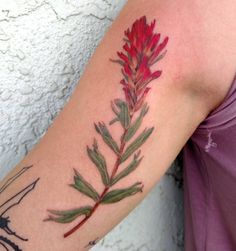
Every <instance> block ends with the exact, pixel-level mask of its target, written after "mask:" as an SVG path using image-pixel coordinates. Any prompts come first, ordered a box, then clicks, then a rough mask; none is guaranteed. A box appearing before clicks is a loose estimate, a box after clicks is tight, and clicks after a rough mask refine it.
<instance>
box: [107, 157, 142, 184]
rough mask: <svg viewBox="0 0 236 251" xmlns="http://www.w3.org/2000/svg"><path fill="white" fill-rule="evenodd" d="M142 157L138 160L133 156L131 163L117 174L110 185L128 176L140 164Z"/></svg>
mask: <svg viewBox="0 0 236 251" xmlns="http://www.w3.org/2000/svg"><path fill="white" fill-rule="evenodd" d="M142 159H143V157H141V158H140V159H138V158H137V157H135V156H134V158H133V160H132V161H131V163H130V164H129V165H128V166H127V167H126V168H125V169H124V170H122V171H121V172H120V173H119V174H117V175H116V176H115V177H114V178H113V180H112V181H111V185H114V184H115V183H117V182H118V181H119V180H120V179H122V178H124V177H126V176H127V175H129V174H130V173H131V172H133V171H134V170H135V169H136V168H137V167H138V165H139V164H140V162H141V161H142Z"/></svg>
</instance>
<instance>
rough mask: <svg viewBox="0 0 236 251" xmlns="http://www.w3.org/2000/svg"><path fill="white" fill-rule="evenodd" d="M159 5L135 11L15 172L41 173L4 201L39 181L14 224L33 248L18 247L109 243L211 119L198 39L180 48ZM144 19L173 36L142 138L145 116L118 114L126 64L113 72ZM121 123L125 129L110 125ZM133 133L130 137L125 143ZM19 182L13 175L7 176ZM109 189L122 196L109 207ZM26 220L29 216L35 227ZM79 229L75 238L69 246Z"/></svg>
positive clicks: (118, 25) (111, 35)
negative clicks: (130, 32)
mask: <svg viewBox="0 0 236 251" xmlns="http://www.w3.org/2000/svg"><path fill="white" fill-rule="evenodd" d="M137 2H140V3H142V4H143V7H144V8H140V5H138V4H137ZM151 2H153V1H148V3H147V1H130V2H128V4H127V6H126V7H125V9H124V10H123V11H122V12H121V15H120V16H119V17H118V19H117V20H116V21H115V22H114V24H113V25H112V27H111V29H110V30H109V32H108V33H107V34H106V36H105V37H104V39H103V41H102V43H101V44H100V46H99V47H98V49H97V50H96V52H95V54H94V56H93V57H92V58H91V60H90V63H89V64H88V65H87V68H86V70H85V72H84V75H83V76H82V78H81V80H80V83H79V85H78V87H77V88H76V90H75V92H74V93H73V95H72V97H71V99H70V101H69V102H68V103H67V104H66V106H65V108H64V109H63V111H62V112H61V113H60V115H59V116H58V117H57V118H56V119H55V121H54V123H53V125H52V126H51V127H50V128H49V130H48V131H47V133H46V134H45V136H44V137H43V139H42V140H41V141H40V143H39V144H38V145H37V146H36V147H35V148H34V150H33V151H31V152H30V153H29V154H28V155H27V156H26V158H25V159H24V160H23V161H22V162H21V163H20V164H18V166H17V169H16V170H21V169H22V167H24V166H29V165H32V164H33V167H32V168H31V169H30V170H29V171H28V172H27V173H24V175H22V176H21V177H20V178H19V179H17V180H16V182H15V183H14V184H16V185H15V186H13V187H12V186H11V187H9V188H8V190H7V191H6V193H4V194H3V195H1V199H2V200H3V201H4V200H7V198H8V197H9V196H10V194H16V193H17V192H18V191H19V190H21V189H23V188H24V187H25V186H27V185H28V184H31V183H32V182H33V181H34V180H35V179H36V178H38V177H39V178H40V181H39V182H38V183H37V186H36V187H35V189H34V191H33V192H32V193H28V195H27V196H26V197H25V198H24V200H22V203H21V204H20V206H19V207H16V209H15V211H14V213H13V214H12V215H11V217H14V229H17V230H18V232H20V233H23V235H24V236H26V237H27V238H29V240H30V241H29V242H24V243H23V242H19V245H20V246H21V247H22V248H24V249H25V250H34V249H35V247H37V249H38V250H45V249H47V250H50V248H51V250H78V248H80V250H83V248H84V247H85V246H86V245H87V244H88V242H89V241H91V240H94V239H96V238H97V237H101V236H103V235H104V234H105V233H107V232H108V231H109V230H110V229H111V228H112V227H114V226H115V225H116V224H117V223H118V222H119V221H120V220H121V219H122V218H124V216H125V215H127V214H128V213H129V212H130V211H131V210H132V209H133V208H134V207H135V206H136V205H137V204H138V203H139V202H140V201H141V200H142V199H143V198H144V197H145V195H146V194H147V193H148V192H149V191H150V189H151V188H152V187H153V186H154V184H156V183H157V181H158V180H159V179H160V178H161V176H162V175H163V174H164V172H165V171H166V170H167V169H168V168H169V166H170V164H171V163H172V162H173V160H174V159H175V157H176V156H177V154H178V153H179V151H180V150H181V148H182V147H183V146H184V144H185V143H186V141H187V140H188V139H189V137H190V136H191V134H192V133H193V132H194V130H195V129H196V128H197V126H198V125H199V123H200V122H201V121H202V120H203V119H204V117H205V116H206V114H207V112H208V110H207V109H206V105H205V104H206V103H205V99H204V98H202V92H201V91H200V90H201V88H198V89H196V90H194V88H195V85H193V84H192V82H191V81H190V79H191V77H190V76H192V75H191V67H192V65H193V63H192V60H193V58H194V57H192V55H190V53H191V50H190V48H189V44H188V41H189V38H188V37H186V38H185V40H184V42H183V44H182V45H181V43H180V41H181V36H180V35H179V34H178V32H179V31H180V30H179V29H178V28H179V27H176V29H175V28H174V27H172V26H171V25H170V24H171V22H172V23H173V22H174V20H173V17H172V15H171V13H172V12H171V10H169V12H168V8H167V6H165V5H166V4H165V3H164V4H163V5H162V4H158V3H155V6H152V5H151V4H150V3H151ZM162 2H163V1H162ZM157 7H158V8H157ZM157 9H158V11H156V10H157ZM172 11H173V9H172ZM144 14H145V15H146V16H147V22H148V24H150V23H151V21H152V20H153V18H154V17H156V18H157V25H156V27H155V32H160V33H161V41H163V38H164V37H165V36H168V37H169V42H168V44H166V47H165V48H166V49H167V53H166V54H165V56H164V57H163V58H162V59H161V60H159V61H158V62H157V63H156V64H153V65H152V67H151V71H152V72H155V71H159V70H161V71H162V74H161V75H160V76H159V77H157V78H155V79H152V81H151V82H150V83H149V84H148V86H149V87H150V88H151V90H149V92H148V95H146V96H145V102H146V103H147V104H148V106H149V110H148V112H147V113H146V111H145V107H143V109H144V110H143V111H145V112H144V113H145V116H143V118H142V120H141V123H140V121H139V123H138V124H136V126H137V128H136V129H137V130H136V129H134V127H133V131H132V130H129V128H130V127H131V126H134V123H135V121H137V120H136V118H138V117H139V115H140V112H141V111H142V107H141V109H139V110H137V111H135V116H134V117H132V118H130V117H129V112H127V107H126V105H124V103H122V102H121V101H118V102H117V104H116V105H115V106H116V107H115V109H114V103H113V107H112V106H111V101H113V102H114V101H115V100H116V99H117V98H118V99H122V100H123V101H126V102H127V99H126V98H125V93H124V90H123V89H122V87H123V86H122V85H121V84H120V80H121V79H123V78H124V76H123V75H122V73H121V69H122V65H121V66H120V65H119V64H114V63H113V62H111V61H110V60H109V58H112V59H115V58H117V55H116V51H121V50H122V46H123V44H124V40H122V39H123V37H124V30H126V29H127V28H128V27H131V25H132V24H133V22H134V21H135V20H136V19H138V18H140V17H141V16H143V15H144ZM171 18H172V19H171ZM139 39H141V38H140V37H139ZM188 55H190V56H189V57H188ZM123 70H124V69H123ZM193 87H194V88H193ZM121 111H122V112H121ZM129 111H130V110H129ZM127 116H128V117H127ZM114 118H116V122H115V123H114V124H111V125H109V122H110V121H111V120H112V119H114ZM99 122H101V123H100V124H99ZM102 122H104V124H105V125H106V128H107V129H108V130H109V133H108V132H107V130H106V128H105V127H104V124H103V123H102ZM113 122H114V120H113ZM94 123H95V124H96V125H95V126H94ZM98 125H99V126H98ZM98 127H99V128H98ZM145 128H147V129H146V130H145ZM150 129H151V131H150ZM128 130H129V133H130V134H129V137H128V136H126V138H125V140H124V135H126V133H127V132H128ZM131 131H132V132H131ZM147 132H148V133H149V132H151V134H147ZM132 134H133V135H132ZM111 136H112V139H111ZM140 136H142V137H141V138H140ZM127 137H128V139H127ZM94 138H95V139H96V141H94ZM137 139H138V140H137ZM113 140H114V141H113ZM135 140H136V141H135ZM96 142H97V143H96ZM134 142H135V144H133V143H134ZM117 148H118V150H117ZM130 153H131V154H130ZM125 154H126V155H125ZM101 155H102V156H103V157H101ZM124 156H126V157H127V156H128V157H127V158H125V157H124ZM122 158H123V159H122ZM121 159H122V161H121ZM137 160H138V162H139V161H140V163H139V165H137V166H135V168H133V167H134V166H131V167H130V165H129V164H130V163H133V164H134V165H136V164H137ZM128 167H129V168H130V169H129V170H128V171H127V172H126V173H125V175H124V173H123V177H121V178H120V179H119V180H118V181H119V182H116V183H114V184H113V182H114V179H113V178H114V177H115V178H116V180H117V179H118V178H119V177H120V176H119V177H118V178H117V176H114V175H118V174H120V172H122V171H123V170H127V169H125V168H128ZM73 168H75V169H76V171H74V170H73ZM117 168H118V169H117ZM114 170H115V172H114ZM15 172H16V171H15ZM113 174H114V175H113ZM11 176H13V174H9V176H8V177H11ZM85 181H86V182H85ZM109 182H110V183H109ZM88 184H89V185H88ZM113 185H114V186H113ZM133 185H134V187H132V186H133ZM91 187H93V189H94V190H95V191H94V190H93V189H92V188H91ZM106 188H109V189H108V190H109V191H114V190H115V189H116V191H115V192H113V194H109V196H107V197H106V199H104V196H105V195H106V194H107V193H108V192H109V191H108V190H106V191H105V194H104V190H105V189H106ZM127 188H130V189H128V190H125V191H123V190H122V191H118V192H117V189H127ZM141 192H142V193H141ZM114 194H115V196H114ZM126 195H127V196H126ZM117 196H118V197H117ZM119 196H120V197H119ZM125 196H126V197H125ZM119 199H120V200H119ZM98 201H99V206H98V205H97V202H98ZM102 202H103V203H102ZM112 202H114V203H112ZM108 204H109V205H108ZM85 206H86V208H84V207H85ZM81 207H82V209H84V211H83V210H82V211H83V213H81V212H82V211H80V213H81V214H82V215H71V214H72V213H71V211H70V210H71V209H75V208H76V209H78V208H79V209H80V208H81ZM94 208H95V209H94ZM85 209H86V210H85ZM48 210H49V211H48ZM55 210H56V211H55ZM22 212H24V214H22ZM90 213H91V215H90ZM22 215H23V216H24V215H27V216H28V215H30V218H28V220H29V221H28V222H27V224H26V223H25V222H26V219H25V217H22ZM107 215H109V217H107ZM63 217H64V218H63ZM83 217H84V218H86V217H87V218H86V223H84V225H83V226H82V225H79V224H81V223H80V222H82V221H83ZM45 219H47V220H48V221H46V222H45V221H44V220H45ZM59 222H64V224H60V223H59ZM29 223H30V224H29ZM78 225H79V227H78V228H77V229H76V231H74V232H73V234H71V236H70V238H67V239H65V238H64V237H63V234H65V233H68V231H69V232H70V230H71V229H74V227H75V226H78ZM80 226H82V227H80ZM42 230H43V231H42ZM40 231H41V233H40V238H39V235H38V233H39V232H40ZM70 233H71V232H70ZM78 240H79V241H78Z"/></svg>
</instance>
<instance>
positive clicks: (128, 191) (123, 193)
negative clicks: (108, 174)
mask: <svg viewBox="0 0 236 251" xmlns="http://www.w3.org/2000/svg"><path fill="white" fill-rule="evenodd" d="M142 188H143V185H142V183H141V182H136V183H135V184H134V185H132V186H130V187H128V188H124V189H116V190H113V191H110V192H108V193H107V194H106V195H105V196H104V197H103V199H102V201H101V203H102V204H110V203H115V202H118V201H120V200H123V199H124V198H126V197H129V196H132V195H135V194H136V193H138V192H142Z"/></svg>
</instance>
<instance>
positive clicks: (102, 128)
mask: <svg viewBox="0 0 236 251" xmlns="http://www.w3.org/2000/svg"><path fill="white" fill-rule="evenodd" d="M94 126H95V129H96V131H97V132H98V133H99V134H101V136H102V139H103V141H104V142H105V143H106V144H107V145H108V146H109V147H110V148H111V150H113V151H114V152H115V153H116V154H117V155H119V147H118V145H117V144H116V142H115V140H114V139H113V138H112V136H111V134H110V132H109V130H108V129H107V127H106V125H105V123H104V122H99V123H98V124H94Z"/></svg>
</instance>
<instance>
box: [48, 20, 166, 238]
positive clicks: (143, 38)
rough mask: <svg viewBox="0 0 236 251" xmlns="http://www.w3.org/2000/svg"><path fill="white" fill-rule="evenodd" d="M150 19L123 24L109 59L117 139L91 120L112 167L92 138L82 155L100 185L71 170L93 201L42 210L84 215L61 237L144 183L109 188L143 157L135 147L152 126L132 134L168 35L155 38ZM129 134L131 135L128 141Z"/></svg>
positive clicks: (56, 215)
mask: <svg viewBox="0 0 236 251" xmlns="http://www.w3.org/2000/svg"><path fill="white" fill-rule="evenodd" d="M155 24H156V21H155V20H154V21H153V22H151V23H150V24H148V23H147V21H146V17H145V16H143V17H141V18H140V19H137V20H136V21H135V22H134V23H133V25H132V28H131V30H130V29H127V30H126V31H125V33H124V35H125V37H124V42H125V44H124V46H123V52H117V54H118V57H119V58H118V59H116V60H111V61H113V62H116V63H119V64H120V65H121V67H122V68H121V72H122V74H123V79H122V80H121V81H120V83H121V85H122V88H123V90H124V94H125V100H122V99H120V98H117V99H115V100H113V101H111V108H112V111H113V112H114V115H115V117H114V118H113V119H112V120H111V121H110V123H109V125H110V126H111V125H112V124H113V123H116V122H119V123H120V125H121V127H122V129H123V133H122V135H121V137H120V142H116V141H115V140H114V138H113V137H112V133H111V132H110V130H109V128H108V126H107V125H106V123H104V122H103V121H100V122H98V123H94V126H95V130H96V132H97V133H98V134H99V135H100V137H101V138H102V140H103V142H104V143H105V144H106V145H107V147H109V148H110V149H111V150H112V151H113V153H114V154H115V155H116V160H115V163H114V166H113V168H112V169H111V171H109V169H108V167H107V161H106V158H105V156H104V155H103V154H102V152H101V151H100V150H99V146H98V142H97V140H96V139H95V138H94V143H93V145H92V147H89V146H87V154H88V157H89V159H90V160H91V162H92V163H93V164H94V165H95V166H96V168H97V171H98V172H99V173H100V175H101V181H102V183H103V185H104V188H103V190H102V191H101V192H98V191H97V190H96V188H95V187H93V185H92V184H90V183H89V182H87V181H86V180H85V179H84V177H83V176H82V175H81V174H80V173H79V171H78V170H74V172H75V174H74V183H73V184H70V186H71V187H73V188H74V189H76V190H77V191H79V192H80V193H82V194H84V195H85V196H87V197H89V198H90V199H91V200H93V201H94V203H93V204H92V205H85V206H82V207H80V208H73V209H69V210H63V211H61V210H48V211H49V213H50V215H49V216H48V218H47V219H45V221H55V222H58V223H70V222H73V221H74V220H76V219H77V218H78V217H80V216H84V218H83V219H82V220H81V221H79V222H78V223H77V224H76V225H75V226H74V227H73V228H72V229H71V230H69V231H68V232H66V233H65V234H64V237H68V236H69V235H71V234H72V233H74V232H75V231H76V230H78V229H79V228H80V227H81V226H82V225H83V224H84V223H85V222H86V221H87V220H88V219H89V218H90V217H91V216H92V215H93V214H94V212H95V211H96V209H97V207H98V206H99V205H101V204H111V203H116V202H119V201H121V200H123V199H125V198H127V197H130V196H133V195H135V194H137V193H139V192H142V191H143V187H144V185H143V183H142V182H141V181H137V182H135V183H134V184H132V185H130V186H128V187H126V188H115V189H113V190H112V188H113V186H114V185H115V184H117V183H118V182H119V181H120V180H121V179H124V178H125V177H127V176H128V175H130V174H131V173H132V172H133V171H134V170H135V169H136V168H137V167H138V166H139V165H140V163H141V161H142V159H143V156H140V155H141V149H140V147H141V146H142V145H143V144H144V142H146V140H147V139H148V138H149V136H150V135H151V134H152V132H153V130H154V127H150V128H144V129H143V131H142V132H141V133H140V134H139V135H138V136H136V138H135V139H133V138H134V136H135V135H136V133H137V132H138V129H139V128H140V127H141V124H142V121H143V118H144V117H145V115H146V114H147V112H148V110H149V106H148V104H147V102H145V99H146V96H147V93H148V92H149V91H150V89H151V88H150V87H149V86H148V85H149V83H150V82H151V81H152V80H154V79H157V78H159V77H160V75H161V71H160V70H157V71H152V70H151V66H152V65H154V64H155V63H156V62H157V61H158V60H160V59H161V58H163V56H164V55H165V53H166V50H164V48H165V47H166V44H167V43H168V37H165V38H164V39H163V41H162V42H160V39H161V38H160V34H159V33H155V31H154V28H155ZM137 112H138V114H137V116H136V118H134V117H133V115H134V114H135V113H137ZM131 139H133V140H132V142H131V143H130V141H131ZM127 160H130V161H129V163H128V164H127V166H126V167H123V168H122V170H120V169H121V164H122V163H126V161H127Z"/></svg>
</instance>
